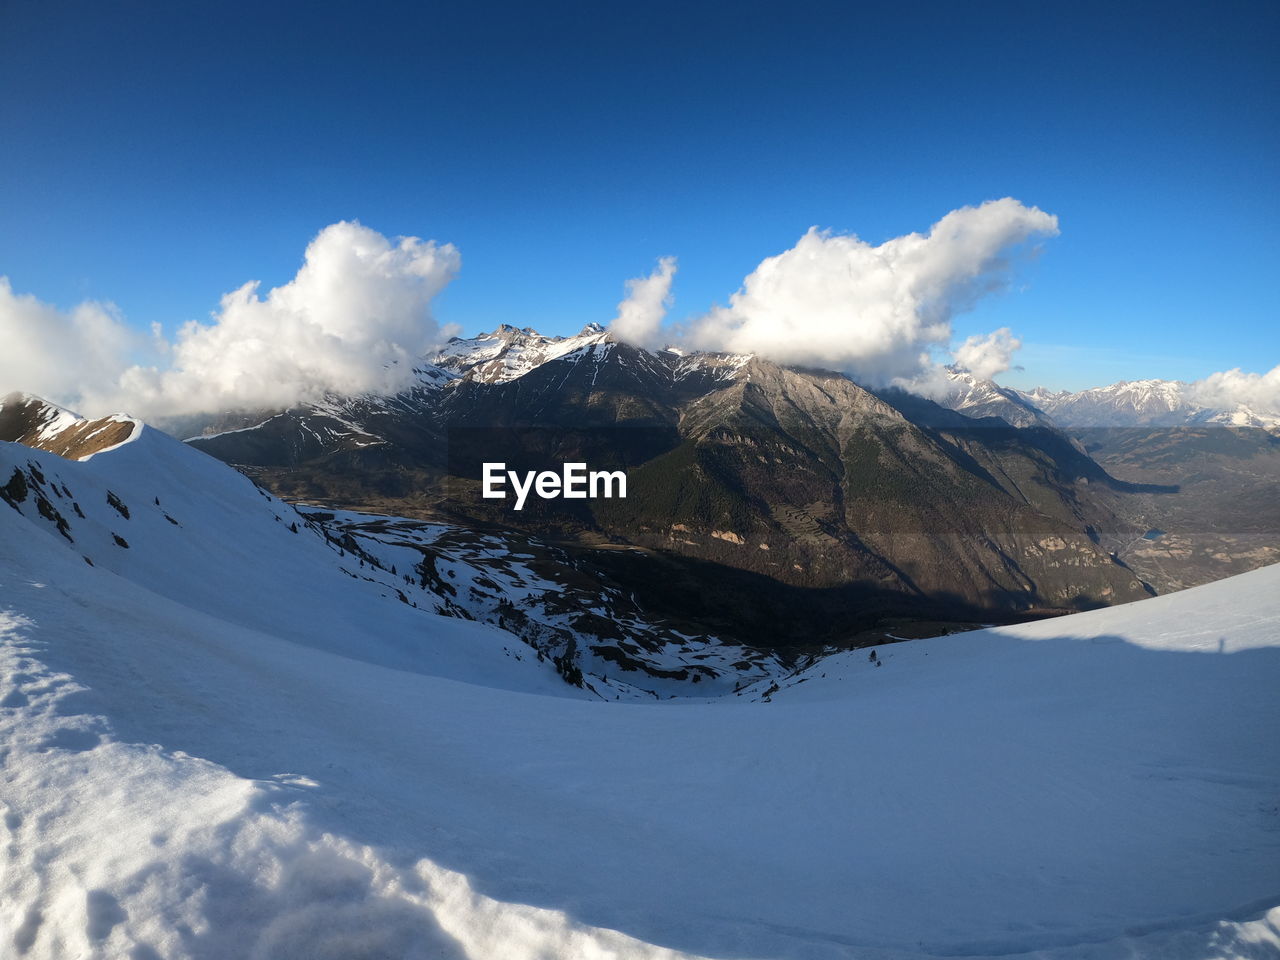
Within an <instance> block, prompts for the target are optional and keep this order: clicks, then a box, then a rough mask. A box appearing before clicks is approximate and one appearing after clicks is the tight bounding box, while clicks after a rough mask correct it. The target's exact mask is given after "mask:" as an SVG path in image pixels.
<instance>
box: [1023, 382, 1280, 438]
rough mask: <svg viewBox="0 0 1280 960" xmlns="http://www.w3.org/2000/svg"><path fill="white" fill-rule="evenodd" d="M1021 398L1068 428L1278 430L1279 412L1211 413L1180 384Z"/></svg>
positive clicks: (1242, 408) (1240, 407) (1240, 409)
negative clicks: (1197, 426)
mask: <svg viewBox="0 0 1280 960" xmlns="http://www.w3.org/2000/svg"><path fill="white" fill-rule="evenodd" d="M1022 397H1023V398H1024V399H1025V400H1026V401H1027V402H1028V403H1030V404H1032V405H1034V406H1035V407H1037V408H1039V409H1040V410H1042V411H1044V412H1045V413H1046V414H1048V415H1049V416H1050V417H1052V418H1053V419H1054V420H1055V421H1057V422H1058V423H1060V424H1062V425H1063V426H1067V427H1135V426H1152V427H1175V426H1184V425H1195V424H1216V425H1222V426H1233V427H1260V428H1265V429H1271V428H1276V427H1280V412H1277V411H1255V410H1253V409H1251V408H1249V407H1248V406H1246V405H1245V404H1243V403H1241V404H1237V405H1236V406H1234V407H1232V408H1230V409H1222V408H1213V407H1207V406H1205V405H1203V404H1202V403H1200V402H1198V401H1197V400H1196V398H1195V396H1194V392H1193V391H1192V390H1191V388H1190V385H1189V384H1187V383H1185V382H1183V381H1181V380H1121V381H1120V382H1119V383H1113V384H1111V385H1110V386H1106V387H1093V388H1092V389H1089V390H1080V391H1077V392H1071V391H1066V390H1063V391H1058V392H1053V391H1049V390H1045V389H1044V388H1043V387H1037V388H1036V389H1035V390H1031V391H1029V392H1026V393H1023V394H1022Z"/></svg>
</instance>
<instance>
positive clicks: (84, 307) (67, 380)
mask: <svg viewBox="0 0 1280 960" xmlns="http://www.w3.org/2000/svg"><path fill="white" fill-rule="evenodd" d="M145 346H146V338H145V337H143V336H142V335H140V334H138V333H136V332H134V331H133V330H131V329H130V328H129V327H127V326H126V325H125V324H124V322H123V321H122V320H121V318H120V315H119V313H118V311H117V310H116V309H115V307H113V306H112V305H110V304H103V303H93V302H86V303H82V304H80V305H79V306H78V307H75V308H74V309H72V310H71V311H69V312H63V311H61V310H58V309H57V308H56V307H53V306H50V305H49V304H47V303H41V302H40V301H39V300H37V299H36V298H35V297H33V296H31V295H29V294H16V293H14V292H13V287H12V286H11V285H10V283H9V279H8V278H7V277H0V394H4V393H8V392H9V391H10V390H25V391H26V392H28V393H34V394H37V395H39V396H43V397H51V398H58V399H61V400H63V401H70V400H75V399H78V398H79V397H80V396H82V395H83V393H84V392H85V391H89V392H100V391H109V390H110V389H112V387H113V386H114V382H115V378H116V377H117V376H118V375H119V373H120V371H122V370H124V369H125V367H126V366H127V365H128V364H129V363H130V358H131V357H133V356H134V355H135V354H136V353H137V351H138V350H140V349H142V348H144V347H145Z"/></svg>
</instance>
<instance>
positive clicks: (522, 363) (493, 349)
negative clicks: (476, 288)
mask: <svg viewBox="0 0 1280 960" xmlns="http://www.w3.org/2000/svg"><path fill="white" fill-rule="evenodd" d="M609 342H611V339H610V337H609V334H608V333H607V332H606V331H605V329H604V327H602V326H600V324H598V323H589V324H587V325H586V326H585V327H583V328H582V330H581V332H579V333H578V334H577V336H573V337H544V336H543V335H542V334H540V333H538V332H537V331H536V330H534V329H533V328H532V327H525V328H524V329H522V330H521V329H518V328H516V327H513V326H510V325H509V324H505V323H504V324H501V325H500V326H499V327H498V329H496V330H494V331H493V332H492V333H485V334H481V335H480V336H478V337H472V338H470V339H464V338H462V337H454V338H453V339H451V340H450V341H449V342H448V343H447V344H445V346H444V347H442V348H441V350H440V351H439V352H438V353H437V354H436V355H435V356H434V357H432V358H431V363H432V364H433V365H434V366H436V367H438V368H440V369H441V370H445V371H447V372H449V373H452V374H456V375H458V376H461V377H466V378H468V379H472V380H478V381H480V382H482V383H504V382H506V381H508V380H514V379H516V378H517V377H522V376H524V375H525V374H526V373H528V372H529V371H530V370H533V369H534V368H536V367H539V366H541V365H542V364H544V363H546V362H548V361H549V360H555V359H557V358H558V357H563V356H567V355H568V354H571V353H573V352H575V351H577V350H582V349H584V348H586V347H590V346H593V345H595V344H605V343H609Z"/></svg>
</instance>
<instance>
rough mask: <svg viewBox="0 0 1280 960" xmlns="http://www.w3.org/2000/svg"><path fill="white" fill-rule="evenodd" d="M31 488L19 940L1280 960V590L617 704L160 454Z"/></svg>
mask: <svg viewBox="0 0 1280 960" xmlns="http://www.w3.org/2000/svg"><path fill="white" fill-rule="evenodd" d="M15 476H21V480H20V481H19V480H15V479H14V477H15ZM0 488H2V489H3V490H4V491H5V496H4V499H5V502H4V503H0V757H2V758H3V766H2V775H0V804H2V805H3V809H2V810H0V833H3V836H2V837H0V864H3V866H2V868H0V955H2V956H15V957H25V958H66V957H86V958H115V957H120V958H129V960H155V958H160V957H163V958H226V957H248V958H270V960H281V958H294V957H296V958H308V960H316V958H334V960H337V958H343V960H346V958H373V957H394V958H400V957H405V958H410V957H412V958H418V957H421V958H428V957H429V958H444V960H455V958H456V960H463V958H467V960H479V958H486V960H487V958H503V960H524V958H528V960H534V958H606V957H608V958H675V957H690V956H693V957H708V958H731V957H736V958H774V957H776V958H795V960H826V958H867V960H888V958H907V957H925V956H935V957H936V956H966V957H976V956H1010V955H1013V956H1034V957H1038V958H1086V957H1087V958H1097V960H1109V958H1116V960H1119V958H1126V960H1128V958H1133V957H1139V958H1207V957H1240V958H1250V960H1253V958H1263V957H1275V956H1277V955H1280V906H1278V905H1280V749H1277V734H1280V696H1278V695H1277V692H1278V691H1280V568H1277V567H1269V568H1264V569H1261V570H1257V571H1254V572H1252V573H1248V574H1244V575H1242V576H1239V577H1235V578H1233V579H1231V580H1226V581H1222V582H1219V583H1216V584H1212V585H1209V586H1205V587H1200V588H1196V589H1193V590H1187V591H1184V592H1182V593H1177V594H1173V595H1170V596H1165V597H1158V598H1154V599H1150V600H1144V601H1140V602H1138V603H1134V604H1129V605H1126V606H1122V607H1115V608H1111V609H1106V610H1098V611H1093V612H1089V613H1083V614H1078V615H1075V616H1072V617H1067V618H1062V619H1058V620H1051V621H1041V622H1037V623H1032V624H1027V625H1023V626H1018V627H1004V628H996V629H990V630H982V631H976V632H973V633H968V634H959V635H953V636H949V637H942V638H937V639H933V640H916V641H908V642H903V643H898V644H893V645H890V646H885V647H880V648H878V649H877V650H876V651H875V652H876V657H875V658H874V659H872V658H871V657H870V654H869V652H868V651H866V650H859V651H854V652H851V653H841V654H833V655H831V656H829V657H827V658H825V659H823V660H821V661H819V662H818V663H816V664H815V665H813V666H812V667H810V668H809V669H808V670H806V671H805V672H803V673H801V674H799V675H796V676H794V677H792V678H791V679H790V680H789V681H788V682H787V683H786V684H784V685H783V686H782V687H781V689H779V690H778V691H777V692H776V693H774V694H773V696H772V697H771V702H745V701H744V699H743V698H735V697H733V696H731V695H730V696H725V697H720V698H710V699H706V700H700V701H695V700H689V699H684V700H680V701H670V702H667V703H650V704H644V703H636V702H632V703H602V702H598V701H591V700H587V699H585V698H582V697H579V696H578V691H576V690H575V689H574V688H571V687H569V686H567V685H566V684H564V683H563V682H562V681H561V680H560V678H559V677H558V676H556V674H555V673H554V671H553V669H552V668H551V666H550V665H549V664H546V663H541V662H538V661H537V660H536V658H534V657H532V656H530V655H529V649H528V648H527V647H525V646H523V645H522V644H521V643H520V642H519V641H518V640H516V639H515V638H514V637H512V636H511V635H509V634H505V633H503V632H502V631H499V630H497V629H496V628H492V627H488V626H484V625H481V624H477V623H471V622H467V621H465V620H460V619H450V618H444V617H438V616H436V615H434V614H430V613H427V612H425V611H424V610H421V609H415V608H414V607H412V606H411V605H409V604H406V603H403V602H401V601H400V600H399V599H398V598H397V597H396V596H395V591H394V590H393V589H392V588H391V587H390V586H389V585H388V584H387V583H385V582H383V581H381V580H379V578H378V577H377V576H373V575H372V573H373V572H372V571H368V570H362V568H361V566H360V561H358V560H357V558H356V557H355V556H353V555H352V554H351V553H350V552H346V551H343V550H342V549H341V547H340V545H337V544H334V543H331V542H329V541H327V540H326V539H325V538H324V537H323V536H322V535H321V533H320V532H319V531H317V530H316V529H313V528H312V527H311V526H308V525H307V523H306V521H305V520H304V519H303V518H301V517H300V516H299V515H298V514H297V513H296V512H295V511H293V509H292V508H291V507H290V506H288V505H287V504H284V503H282V502H280V501H278V500H276V499H275V498H273V497H271V496H269V495H268V494H266V493H264V492H263V491H261V490H259V489H257V488H256V487H254V486H253V484H252V483H251V482H250V481H248V480H247V479H246V478H244V477H242V476H240V475H239V474H237V473H235V472H234V471H232V470H230V469H229V468H226V467H224V466H222V465H221V464H219V463H217V462H216V461H214V460H212V459H211V458H209V457H206V456H204V455H203V454H200V453H199V452H197V451H194V450H191V449H189V448H186V447H183V446H182V445H181V444H179V443H177V442H176V441H172V440H170V439H169V438H167V437H165V436H163V435H161V434H157V433H155V432H154V431H151V430H149V429H148V428H140V429H139V430H137V431H135V433H134V436H133V438H132V439H131V440H130V441H129V442H126V443H124V444H122V445H120V446H118V447H116V448H114V449H110V450H107V451H105V452H102V453H98V454H95V455H93V456H92V457H90V458H88V459H86V460H83V461H68V460H62V459H60V458H58V457H56V456H53V455H51V454H47V453H44V452H42V451H38V450H32V449H30V448H27V447H23V446H19V445H16V444H8V443H5V444H0Z"/></svg>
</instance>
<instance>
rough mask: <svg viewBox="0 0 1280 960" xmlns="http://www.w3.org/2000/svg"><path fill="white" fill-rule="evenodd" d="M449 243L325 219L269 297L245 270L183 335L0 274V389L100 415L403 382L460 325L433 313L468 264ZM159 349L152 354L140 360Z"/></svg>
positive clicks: (206, 408)
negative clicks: (36, 294)
mask: <svg viewBox="0 0 1280 960" xmlns="http://www.w3.org/2000/svg"><path fill="white" fill-rule="evenodd" d="M460 263H461V258H460V256H459V254H458V251H457V249H455V248H454V247H453V246H452V245H449V244H444V245H438V244H436V243H434V242H424V241H422V240H419V239H418V238H416V237H401V238H397V239H396V240H394V241H393V240H390V239H388V238H387V237H384V236H383V235H382V234H380V233H378V232H377V231H375V230H371V229H369V228H368V227H365V226H362V225H360V224H359V223H354V222H341V223H335V224H332V225H331V226H328V227H325V228H324V229H323V230H321V231H320V233H319V234H318V235H317V236H316V237H315V239H314V240H312V241H311V243H310V244H309V245H308V247H307V250H306V256H305V260H304V263H303V265H302V267H301V269H299V270H298V273H297V275H296V276H295V277H294V278H293V279H292V280H291V281H289V282H288V283H286V284H284V285H283V286H280V287H276V288H274V289H272V290H270V291H268V292H267V293H266V295H265V296H263V295H260V294H259V292H258V284H256V283H247V284H245V285H244V286H243V287H241V288H240V289H238V290H235V291H232V292H231V293H228V294H226V295H225V296H223V298H222V302H221V305H220V308H219V310H218V311H217V312H216V313H215V314H214V315H213V317H212V322H211V323H207V324H206V323H197V322H194V321H193V322H190V323H187V324H185V325H183V326H182V327H181V328H180V329H179V330H178V332H177V335H176V336H175V337H174V338H173V340H172V341H169V340H166V339H164V338H163V337H162V336H160V335H159V333H158V332H155V331H153V337H152V342H151V343H150V344H147V343H146V342H145V341H146V338H142V337H140V336H139V335H138V334H136V333H133V332H132V331H131V330H130V329H129V328H128V326H127V325H126V324H125V323H124V322H123V320H122V319H121V318H120V317H119V315H118V314H117V313H115V312H114V310H112V309H111V308H109V307H105V306H102V305H98V304H82V305H81V306H79V307H77V308H75V309H74V310H72V311H71V312H70V313H62V312H59V311H57V310H55V309H54V308H52V307H50V306H48V305H45V304H41V303H39V302H38V301H36V300H35V299H34V298H33V297H24V296H15V295H14V294H13V293H12V290H11V289H10V287H9V285H8V283H7V282H5V283H4V284H3V285H2V286H0V342H3V343H5V344H6V345H7V344H11V343H16V344H17V345H18V350H17V351H16V352H14V351H11V350H6V351H5V355H4V357H3V359H0V389H4V390H9V389H22V390H27V391H28V392H32V393H39V394H41V395H44V396H47V397H50V398H51V399H56V400H58V401H60V402H64V403H68V404H69V405H72V406H75V407H77V408H78V409H81V410H82V411H83V412H85V413H89V414H97V413H103V412H108V411H111V410H126V411H128V412H130V413H134V414H137V415H139V416H143V417H166V416H177V415H182V414H191V413H206V412H214V411H221V410H251V409H259V408H264V407H285V406H289V405H292V404H295V403H298V402H303V401H307V400H313V399H316V398H318V397H320V396H322V395H323V394H325V393H326V392H330V391H332V392H337V393H344V394H357V393H364V392H394V391H395V390H397V389H399V388H401V387H403V386H405V385H406V384H407V383H408V382H409V380H410V378H411V377H412V364H413V361H414V360H416V359H417V358H418V357H420V356H422V355H423V354H424V353H426V352H427V351H428V350H430V349H431V348H432V347H434V346H437V345H438V344H439V343H440V342H441V341H442V340H443V339H444V338H445V337H446V336H447V335H448V334H449V333H450V332H451V331H449V330H443V331H442V330H441V329H440V327H439V326H438V324H437V323H436V322H435V320H434V319H433V317H432V316H431V312H430V304H431V301H432V299H433V298H434V297H435V296H436V295H437V294H438V293H439V292H440V291H441V290H442V289H443V288H444V287H445V285H446V284H448V283H449V281H450V280H451V279H452V278H453V277H454V275H455V274H456V273H457V271H458V269H459V266H460ZM140 350H149V352H150V353H152V354H153V362H152V363H149V364H139V363H136V362H133V358H134V357H136V356H137V354H138V352H139V351H140Z"/></svg>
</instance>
